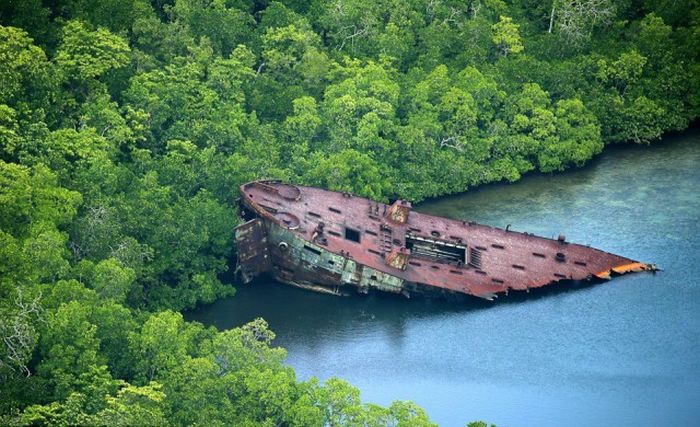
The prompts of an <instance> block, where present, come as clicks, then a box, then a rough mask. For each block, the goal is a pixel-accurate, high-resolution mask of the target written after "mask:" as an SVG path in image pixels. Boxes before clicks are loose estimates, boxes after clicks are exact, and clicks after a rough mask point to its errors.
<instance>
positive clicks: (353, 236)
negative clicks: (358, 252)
mask: <svg viewBox="0 0 700 427" xmlns="http://www.w3.org/2000/svg"><path fill="white" fill-rule="evenodd" d="M345 239H346V240H350V241H351V242H355V243H360V231H359V230H355V229H354V228H350V227H345Z"/></svg>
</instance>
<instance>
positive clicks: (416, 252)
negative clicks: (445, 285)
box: [406, 234, 466, 264]
mask: <svg viewBox="0 0 700 427" xmlns="http://www.w3.org/2000/svg"><path fill="white" fill-rule="evenodd" d="M406 248H407V249H409V250H410V251H411V256H416V257H420V258H428V259H430V260H435V261H443V262H454V263H462V264H464V263H465V262H466V247H464V246H462V245H457V244H454V243H447V242H441V241H438V240H432V239H426V238H423V237H418V236H413V235H410V234H409V235H406Z"/></svg>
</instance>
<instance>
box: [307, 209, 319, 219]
mask: <svg viewBox="0 0 700 427" xmlns="http://www.w3.org/2000/svg"><path fill="white" fill-rule="evenodd" d="M309 215H311V216H313V217H315V218H321V215H319V214H317V213H316V212H311V211H309Z"/></svg>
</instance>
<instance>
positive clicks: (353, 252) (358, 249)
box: [240, 181, 651, 298]
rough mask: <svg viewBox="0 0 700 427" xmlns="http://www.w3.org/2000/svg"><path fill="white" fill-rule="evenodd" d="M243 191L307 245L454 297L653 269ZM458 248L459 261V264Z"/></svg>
mask: <svg viewBox="0 0 700 427" xmlns="http://www.w3.org/2000/svg"><path fill="white" fill-rule="evenodd" d="M240 191H241V197H242V198H243V200H244V201H245V203H246V204H247V205H248V206H250V207H252V208H253V209H254V210H255V211H256V212H257V213H258V214H259V215H261V216H263V217H266V218H268V219H269V220H272V221H274V222H276V223H277V224H279V225H280V226H282V227H285V228H288V229H290V230H292V231H294V233H296V234H297V235H298V236H299V237H301V238H303V239H304V240H306V241H308V242H310V243H313V244H316V245H319V244H321V245H322V247H323V248H324V249H325V250H328V251H330V252H333V253H336V254H340V255H343V256H346V257H349V258H351V259H352V260H354V261H355V262H356V263H358V264H362V265H366V266H369V267H371V268H373V269H376V270H378V271H381V272H385V273H388V274H392V275H394V276H397V277H400V278H402V279H404V280H406V281H409V282H415V283H418V284H421V285H424V286H428V287H436V288H440V289H443V290H447V291H451V292H456V293H465V294H470V295H476V296H480V297H483V298H492V297H493V295H495V294H497V293H502V292H508V290H510V289H513V290H527V289H530V288H537V287H541V286H544V285H548V284H551V283H554V282H558V281H562V280H587V279H591V278H592V277H598V278H603V279H607V278H609V276H610V273H618V274H623V273H626V272H629V271H640V270H648V269H650V268H651V266H649V265H647V264H643V263H640V262H637V261H635V260H632V259H629V258H625V257H622V256H619V255H615V254H611V253H608V252H604V251H601V250H598V249H595V248H591V247H588V246H583V245H579V244H574V243H569V242H566V241H565V239H563V238H560V239H549V238H544V237H540V236H535V235H533V234H529V233H522V232H516V231H510V230H504V229H501V228H495V227H490V226H488V225H481V224H476V223H474V222H468V221H460V220H455V219H449V218H442V217H438V216H433V215H428V214H423V213H420V212H415V211H412V210H410V204H408V203H406V202H401V201H399V202H397V203H398V204H399V205H401V206H402V207H405V208H406V209H407V210H408V217H407V220H406V221H405V222H403V223H401V222H396V221H392V220H391V218H390V215H388V212H390V210H391V208H392V205H387V204H384V203H378V202H375V201H372V200H368V199H365V198H362V197H357V196H353V195H350V194H347V193H340V192H334V191H328V190H323V189H320V188H314V187H303V186H295V185H291V184H284V183H280V182H276V181H258V182H252V183H248V184H245V185H243V186H241V188H240ZM321 223H322V226H321V227H319V224H321ZM319 231H320V233H319ZM411 249H413V250H411ZM397 250H398V251H404V252H410V255H409V256H408V259H407V262H406V263H405V264H404V265H403V266H402V267H403V269H401V268H395V267H393V266H392V265H390V264H391V263H389V262H387V259H388V257H389V256H390V254H392V253H396V252H397ZM441 250H442V251H441ZM460 251H464V257H463V258H462V259H457V258H456V257H455V255H454V254H455V253H457V254H459V253H460ZM426 253H428V255H426ZM436 253H444V254H445V256H444V257H442V256H439V255H438V256H436V255H435V254H436Z"/></svg>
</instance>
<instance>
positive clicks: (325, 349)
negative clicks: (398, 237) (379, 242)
mask: <svg viewBox="0 0 700 427" xmlns="http://www.w3.org/2000/svg"><path fill="white" fill-rule="evenodd" d="M415 209H417V210H419V211H422V212H426V213H431V214H437V215H441V216H447V217H452V218H457V219H467V220H475V221H477V222H481V223H486V224H490V225H494V226H499V227H505V226H506V225H507V224H511V229H514V230H517V231H528V232H532V233H535V234H538V235H542V236H547V237H552V236H557V235H558V234H560V233H564V234H566V237H567V239H568V240H570V241H574V242H577V243H587V244H591V245H592V246H595V247H598V248H600V249H604V250H606V251H609V252H613V253H617V254H620V255H624V256H626V257H629V258H632V259H637V260H640V261H644V262H650V263H655V264H657V265H658V266H659V267H660V268H662V269H663V271H661V272H659V273H656V274H652V273H640V274H632V275H628V276H623V277H618V278H615V279H614V280H612V281H610V282H606V283H601V284H597V285H594V286H587V287H581V286H576V287H571V288H566V287H558V288H555V289H554V290H547V291H544V292H532V293H530V294H529V295H528V294H522V295H518V294H516V295H514V294H513V293H511V294H510V296H508V297H501V298H499V301H497V302H495V303H489V302H481V301H473V302H468V303H454V302H447V301H437V300H425V299H415V298H414V299H410V300H407V299H404V298H403V297H401V298H399V297H393V296H382V295H373V296H369V297H362V296H356V297H347V298H341V297H333V296H328V295H321V294H316V293H312V292H309V291H303V290H299V289H295V288H291V287H288V286H285V285H281V284H278V283H275V282H273V281H271V280H269V279H268V280H259V281H256V282H254V283H252V284H251V285H247V286H239V287H238V293H237V295H236V296H234V297H232V298H229V299H224V300H220V301H217V302H216V303H214V304H212V305H208V306H205V307H200V308H198V309H197V310H194V311H192V312H189V313H187V314H186V317H187V318H188V320H197V321H200V322H202V323H205V324H208V325H215V326H217V327H218V328H220V329H225V328H231V327H235V326H239V325H241V324H243V323H245V322H247V321H250V320H252V319H254V318H256V317H263V318H265V319H266V320H267V321H268V322H269V324H270V327H271V328H272V330H274V331H275V333H276V334H277V339H276V341H275V344H276V345H279V346H282V347H285V348H286V349H287V351H288V358H287V363H288V364H289V365H291V366H293V367H294V368H295V370H296V372H297V375H298V377H299V378H300V379H308V378H310V377H312V376H316V377H318V378H319V379H321V380H325V379H328V378H330V377H334V376H337V377H341V378H343V379H346V380H348V381H349V382H350V383H352V384H353V385H354V386H356V387H358V388H359V389H360V390H361V392H362V399H363V400H364V401H368V402H374V403H378V404H384V405H386V404H390V403H391V401H392V400H395V399H401V400H412V401H414V402H416V403H417V404H419V405H420V406H422V407H423V408H425V410H426V411H427V412H428V414H429V415H430V417H431V419H432V420H433V421H435V422H437V423H438V424H440V425H441V426H464V425H465V424H466V422H468V421H472V420H478V419H481V420H486V421H488V422H491V423H495V424H497V425H498V426H499V427H503V426H592V425H635V426H647V425H648V426H656V425H674V426H690V425H698V423H699V422H700V421H699V420H700V403H699V402H700V225H699V221H700V131H698V130H693V131H688V132H686V133H684V134H682V135H679V136H671V137H667V138H665V140H663V141H660V142H657V143H655V144H653V145H651V146H649V147H647V146H630V145H625V146H616V147H609V148H607V149H606V151H605V152H604V153H603V154H602V155H600V156H599V157H598V158H596V159H595V160H593V161H592V162H591V163H590V164H589V165H587V166H586V167H584V168H581V169H575V170H571V171H568V172H565V173H561V174H554V175H538V174H534V175H530V176H527V177H525V178H524V179H522V180H521V181H519V182H517V183H514V184H493V185H487V186H484V187H481V188H479V189H476V190H472V191H469V192H467V193H464V194H461V195H458V196H452V197H446V198H441V199H439V200H434V201H430V202H425V203H422V204H419V205H418V206H416V207H415Z"/></svg>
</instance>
